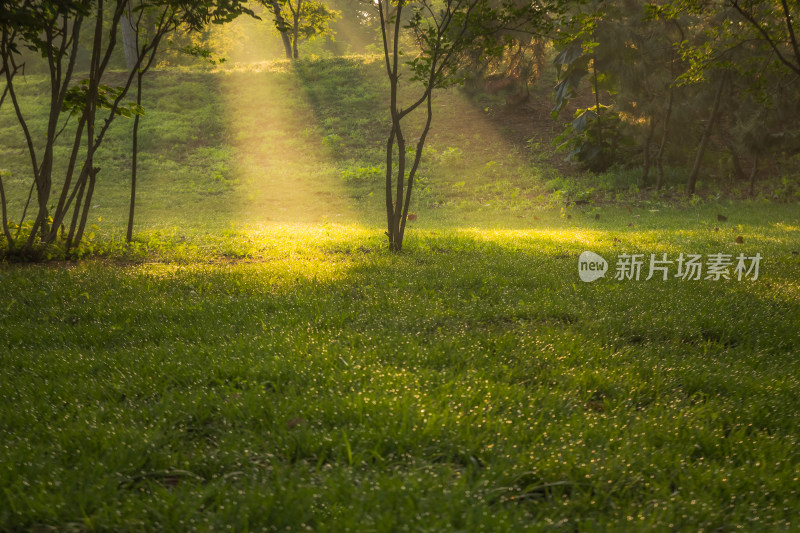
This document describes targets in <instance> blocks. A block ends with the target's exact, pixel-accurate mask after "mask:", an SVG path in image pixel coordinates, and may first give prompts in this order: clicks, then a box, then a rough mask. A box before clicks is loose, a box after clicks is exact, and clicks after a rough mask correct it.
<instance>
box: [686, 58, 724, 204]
mask: <svg viewBox="0 0 800 533" xmlns="http://www.w3.org/2000/svg"><path fill="white" fill-rule="evenodd" d="M727 78H728V75H727V73H726V74H724V75H723V76H722V79H721V80H720V82H719V87H717V94H716V95H715V96H714V107H713V109H712V110H711V115H710V116H709V117H708V124H706V129H705V131H704V132H703V138H702V139H701V140H700V146H699V147H698V148H697V155H696V156H695V159H694V166H693V167H692V172H691V173H690V174H689V182H688V184H687V187H686V193H687V194H688V195H689V196H690V197H691V196H692V195H693V194H694V192H695V186H696V185H697V176H698V174H700V166H701V165H702V163H703V156H704V155H705V152H706V147H707V146H708V140H709V139H710V138H711V132H712V131H714V122H716V120H717V116H718V115H719V106H720V103H721V102H722V90H723V89H724V88H725V81H726V80H727Z"/></svg>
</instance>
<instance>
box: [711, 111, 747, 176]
mask: <svg viewBox="0 0 800 533" xmlns="http://www.w3.org/2000/svg"><path fill="white" fill-rule="evenodd" d="M722 122H723V121H722V120H718V121H717V132H718V133H719V137H720V139H722V144H724V145H725V148H727V149H728V152H729V153H730V154H731V166H732V167H733V175H734V176H735V177H736V179H737V180H745V179H747V174H745V172H744V169H742V163H741V161H740V159H739V153H738V151H737V149H736V145H735V144H734V143H733V141H731V139H730V137H728V136H727V135H726V134H725V132H724V131H723V128H722Z"/></svg>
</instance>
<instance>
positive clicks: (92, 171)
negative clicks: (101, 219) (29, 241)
mask: <svg viewBox="0 0 800 533" xmlns="http://www.w3.org/2000/svg"><path fill="white" fill-rule="evenodd" d="M102 36H103V0H98V2H97V21H96V23H95V30H94V39H93V46H92V59H91V64H90V68H89V91H88V93H87V95H86V96H87V97H86V162H85V163H84V169H83V171H82V172H81V174H82V177H84V172H88V178H89V189H88V192H87V194H86V199H85V201H84V204H83V214H82V216H81V218H80V224H79V225H78V227H77V229H76V227H75V224H76V221H77V218H78V214H79V211H80V209H79V204H80V202H79V203H78V204H76V205H75V215H74V216H73V218H72V227H71V228H70V236H69V239H67V251H69V249H70V247H71V246H72V245H73V244H74V245H75V246H78V245H80V242H81V239H82V238H83V228H84V227H85V226H86V218H87V216H88V213H89V209H90V208H91V204H92V193H93V192H94V182H95V177H96V175H97V171H98V170H99V169H96V168H94V152H95V135H94V131H95V117H96V113H97V91H98V85H99V83H100V79H99V78H100V72H101V70H102V69H101V62H100V48H101V46H102ZM85 185H86V180H85V177H84V180H82V183H81V187H80V188H81V196H82V193H83V190H84V187H85ZM79 200H80V199H79ZM73 239H74V240H73Z"/></svg>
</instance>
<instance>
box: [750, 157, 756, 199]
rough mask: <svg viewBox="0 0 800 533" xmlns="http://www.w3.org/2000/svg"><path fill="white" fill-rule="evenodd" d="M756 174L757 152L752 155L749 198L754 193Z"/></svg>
mask: <svg viewBox="0 0 800 533" xmlns="http://www.w3.org/2000/svg"><path fill="white" fill-rule="evenodd" d="M757 175H758V154H757V153H756V154H755V156H754V157H753V169H752V170H751V171H750V198H753V197H754V196H755V195H756V176H757Z"/></svg>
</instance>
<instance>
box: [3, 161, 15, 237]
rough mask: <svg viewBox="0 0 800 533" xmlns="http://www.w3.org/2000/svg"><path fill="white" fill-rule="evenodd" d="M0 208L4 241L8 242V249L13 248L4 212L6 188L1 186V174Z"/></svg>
mask: <svg viewBox="0 0 800 533" xmlns="http://www.w3.org/2000/svg"><path fill="white" fill-rule="evenodd" d="M0 208H2V216H3V235H5V236H6V242H7V243H8V249H9V250H13V249H14V237H13V236H12V235H11V231H10V230H9V229H8V213H7V212H6V190H5V188H4V187H3V175H2V174H0Z"/></svg>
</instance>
